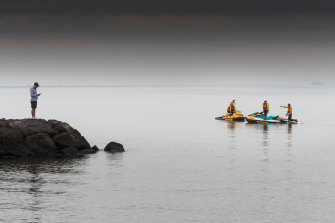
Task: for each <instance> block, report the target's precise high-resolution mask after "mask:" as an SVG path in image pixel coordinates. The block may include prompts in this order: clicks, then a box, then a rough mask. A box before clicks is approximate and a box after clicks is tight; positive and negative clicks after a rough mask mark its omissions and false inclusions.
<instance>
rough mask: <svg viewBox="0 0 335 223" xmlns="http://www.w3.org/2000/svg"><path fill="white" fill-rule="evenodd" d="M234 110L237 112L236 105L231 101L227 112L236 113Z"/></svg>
mask: <svg viewBox="0 0 335 223" xmlns="http://www.w3.org/2000/svg"><path fill="white" fill-rule="evenodd" d="M234 112H235V106H234V104H233V102H230V105H229V106H228V108H227V113H229V114H231V115H232V114H234Z"/></svg>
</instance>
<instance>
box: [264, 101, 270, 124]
mask: <svg viewBox="0 0 335 223" xmlns="http://www.w3.org/2000/svg"><path fill="white" fill-rule="evenodd" d="M269 110H270V106H269V104H268V102H267V100H264V103H263V116H264V117H263V119H264V120H265V119H266V117H267V116H268V113H269Z"/></svg>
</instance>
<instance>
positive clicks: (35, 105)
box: [30, 82, 41, 118]
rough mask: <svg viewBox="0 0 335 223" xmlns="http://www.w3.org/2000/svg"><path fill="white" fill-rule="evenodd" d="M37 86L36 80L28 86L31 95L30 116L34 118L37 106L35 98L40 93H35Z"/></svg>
mask: <svg viewBox="0 0 335 223" xmlns="http://www.w3.org/2000/svg"><path fill="white" fill-rule="evenodd" d="M39 86H40V85H39V84H38V83H37V82H35V83H34V86H33V87H32V88H30V96H31V99H30V103H31V117H32V118H36V117H35V112H36V108H37V99H38V97H39V96H40V95H41V94H37V88H38V87H39Z"/></svg>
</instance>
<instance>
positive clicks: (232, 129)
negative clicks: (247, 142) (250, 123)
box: [226, 121, 244, 149]
mask: <svg viewBox="0 0 335 223" xmlns="http://www.w3.org/2000/svg"><path fill="white" fill-rule="evenodd" d="M226 123H227V129H228V134H229V137H230V138H231V140H229V141H230V143H231V144H230V145H229V147H228V148H229V149H235V148H236V141H237V139H236V136H237V135H238V134H237V132H238V131H236V129H238V130H241V128H242V127H243V126H244V123H243V122H230V121H226Z"/></svg>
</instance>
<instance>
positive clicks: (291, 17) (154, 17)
mask: <svg viewBox="0 0 335 223" xmlns="http://www.w3.org/2000/svg"><path fill="white" fill-rule="evenodd" d="M334 9H335V8H334V3H332V2H331V1H327V0H322V1H311V0H310V1H300V0H293V1H285V0H276V1H271V3H270V2H269V1H246V0H240V1H234V2H230V1H214V0H212V1H200V0H197V1H185V0H184V1H150V0H147V1H141V2H138V1H132V0H128V1H116V0H115V1H103V0H98V1H88V0H86V1H81V2H79V3H78V1H39V0H35V1H29V3H27V2H26V1H2V2H1V3H0V49H1V50H0V77H1V84H0V85H2V86H7V85H11V86H13V85H14V86H16V85H24V86H25V85H31V84H32V83H33V82H34V81H39V82H40V84H41V85H42V86H43V85H44V86H46V85H56V86H58V85H137V84H140V85H178V84H181V85H198V84H209V85H211V84H218V85H222V84H274V85H276V84H284V85H286V84H288V85H292V84H293V85H294V84H304V85H305V84H307V85H333V84H335V78H334V75H333V70H334V68H335V65H334V62H333V61H335V56H334V53H333V52H334V48H335V47H334V39H335V38H334V37H335V32H334V21H335V20H334V15H333V14H334V11H335V10H334Z"/></svg>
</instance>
